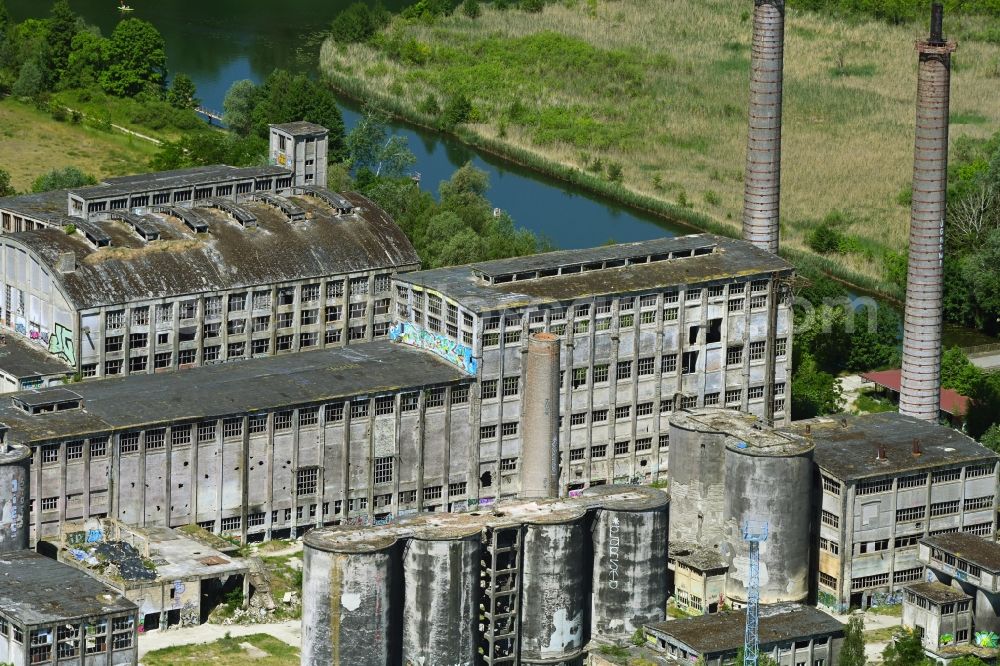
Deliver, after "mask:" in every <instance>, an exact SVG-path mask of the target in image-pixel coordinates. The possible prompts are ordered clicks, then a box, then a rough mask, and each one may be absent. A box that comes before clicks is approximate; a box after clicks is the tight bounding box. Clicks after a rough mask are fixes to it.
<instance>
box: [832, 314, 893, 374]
mask: <svg viewBox="0 0 1000 666" xmlns="http://www.w3.org/2000/svg"><path fill="white" fill-rule="evenodd" d="M872 307H875V308H876V310H875V316H874V317H866V316H865V315H866V314H867V313H868V312H869V310H868V308H859V309H858V310H856V311H854V312H853V313H852V312H850V310H848V309H847V308H853V306H844V308H845V311H844V314H845V326H846V327H847V329H845V331H844V334H845V337H846V339H847V340H848V342H847V344H848V354H847V369H848V370H851V371H855V372H859V371H860V372H863V371H866V370H873V369H877V368H886V367H890V366H894V365H897V364H898V363H899V356H900V352H899V338H900V330H901V328H902V322H901V321H900V317H899V314H898V313H897V312H896V311H895V310H893V309H892V308H890V307H889V306H887V305H883V306H872ZM852 314H853V316H850V315H852ZM848 329H850V330H848Z"/></svg>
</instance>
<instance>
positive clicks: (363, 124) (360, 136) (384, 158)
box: [344, 111, 417, 178]
mask: <svg viewBox="0 0 1000 666" xmlns="http://www.w3.org/2000/svg"><path fill="white" fill-rule="evenodd" d="M344 145H345V149H346V151H347V161H348V163H349V164H350V166H351V169H352V171H353V172H354V173H358V172H359V171H360V170H361V169H367V170H368V171H370V172H371V173H372V174H373V175H374V176H375V177H379V176H385V177H387V178H399V177H402V176H404V175H406V172H407V171H408V170H409V169H410V168H411V167H413V165H414V164H416V162H417V158H416V157H415V156H414V155H413V153H412V152H411V151H410V149H409V146H408V145H407V141H406V137H402V136H397V135H392V136H390V135H389V129H388V127H387V126H386V123H385V117H384V116H382V115H380V114H378V113H377V112H375V111H366V112H365V115H364V116H362V118H361V120H360V121H359V122H358V124H357V125H355V127H354V129H353V130H351V131H350V132H349V133H348V134H347V137H346V138H345V140H344Z"/></svg>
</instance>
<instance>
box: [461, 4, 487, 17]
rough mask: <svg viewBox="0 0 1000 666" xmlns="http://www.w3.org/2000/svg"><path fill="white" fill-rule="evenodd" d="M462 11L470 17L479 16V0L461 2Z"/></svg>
mask: <svg viewBox="0 0 1000 666" xmlns="http://www.w3.org/2000/svg"><path fill="white" fill-rule="evenodd" d="M462 11H463V12H464V13H465V15H466V16H468V17H469V18H471V19H474V18H479V15H480V14H481V13H482V11H481V10H480V9H479V0H465V2H463V3H462Z"/></svg>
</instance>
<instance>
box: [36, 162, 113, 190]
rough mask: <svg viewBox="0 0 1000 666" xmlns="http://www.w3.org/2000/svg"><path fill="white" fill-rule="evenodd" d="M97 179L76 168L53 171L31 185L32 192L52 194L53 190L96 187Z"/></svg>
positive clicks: (69, 167) (70, 167)
mask: <svg viewBox="0 0 1000 666" xmlns="http://www.w3.org/2000/svg"><path fill="white" fill-rule="evenodd" d="M96 182H97V179H96V178H94V177H93V176H91V175H90V174H88V173H84V172H82V171H80V170H79V169H77V168H76V167H74V166H68V167H65V168H63V169H53V170H52V171H50V172H48V173H46V174H43V175H41V176H39V177H38V178H36V179H35V181H34V182H33V183H32V184H31V191H32V192H51V191H52V190H68V189H70V188H73V187H83V186H85V185H94V184H95V183H96Z"/></svg>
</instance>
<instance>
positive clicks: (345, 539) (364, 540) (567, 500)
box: [305, 485, 670, 553]
mask: <svg viewBox="0 0 1000 666" xmlns="http://www.w3.org/2000/svg"><path fill="white" fill-rule="evenodd" d="M600 488H602V489H603V492H601V493H594V494H591V495H588V494H587V493H584V494H583V495H580V496H579V497H564V498H559V499H539V500H510V501H502V502H498V503H496V504H493V505H491V506H489V507H486V508H484V509H480V510H479V511H466V512H462V513H427V514H421V515H417V516H414V517H412V518H403V519H402V520H399V521H397V522H395V523H392V524H389V525H381V526H374V527H358V526H353V525H339V526H336V527H328V528H322V529H315V530H311V531H309V532H307V533H306V536H305V544H306V546H308V547H310V548H315V549H317V550H322V551H327V552H333V553H370V552H376V551H379V550H385V549H386V548H391V547H392V546H393V545H395V544H396V543H397V542H398V541H400V540H402V539H410V538H417V539H447V538H463V537H466V536H469V535H471V534H474V533H475V532H476V531H478V530H481V529H484V528H486V527H494V528H496V527H507V526H514V525H522V524H532V525H546V524H547V525H551V524H557V523H566V524H569V523H573V522H576V521H578V520H580V519H581V518H583V516H584V515H585V513H586V511H588V510H590V509H595V508H604V509H607V510H612V511H618V510H620V508H619V507H621V508H623V509H624V510H628V508H630V507H633V505H634V508H635V510H649V509H651V508H658V507H663V506H665V505H666V504H668V503H669V501H670V497H669V495H667V493H665V492H663V491H662V490H658V489H656V488H650V487H648V486H615V485H610V486H600Z"/></svg>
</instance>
